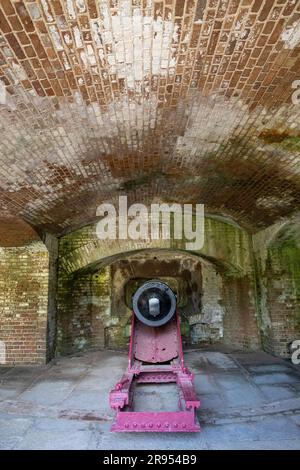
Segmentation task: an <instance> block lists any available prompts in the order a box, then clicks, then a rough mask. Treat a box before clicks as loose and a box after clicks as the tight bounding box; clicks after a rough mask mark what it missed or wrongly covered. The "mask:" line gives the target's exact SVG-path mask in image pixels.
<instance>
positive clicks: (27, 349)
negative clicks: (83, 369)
mask: <svg viewBox="0 0 300 470" xmlns="http://www.w3.org/2000/svg"><path fill="white" fill-rule="evenodd" d="M48 264H49V256H48V251H47V249H46V247H45V246H44V245H43V243H42V242H34V243H32V244H30V245H28V246H26V247H20V248H0V341H2V342H4V344H5V349H6V365H12V364H27V363H31V364H41V363H45V361H46V330H47V309H48ZM2 344H3V343H2Z"/></svg>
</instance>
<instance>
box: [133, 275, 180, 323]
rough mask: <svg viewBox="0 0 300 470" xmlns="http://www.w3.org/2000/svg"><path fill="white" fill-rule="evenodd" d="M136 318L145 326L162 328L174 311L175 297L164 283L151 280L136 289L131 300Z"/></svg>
mask: <svg viewBox="0 0 300 470" xmlns="http://www.w3.org/2000/svg"><path fill="white" fill-rule="evenodd" d="M132 306H133V311H134V313H135V315H136V317H137V318H138V319H139V320H140V321H141V322H142V323H144V324H145V325H148V326H155V327H157V326H162V325H165V324H166V323H167V322H168V321H170V320H171V318H172V317H173V315H174V313H175V311H176V296H175V294H174V292H173V291H172V289H171V288H170V287H169V286H168V285H167V284H165V283H164V282H161V281H157V280H151V281H147V282H145V283H144V284H143V285H142V286H140V287H139V288H138V290H137V291H136V292H135V294H134V296H133V299H132Z"/></svg>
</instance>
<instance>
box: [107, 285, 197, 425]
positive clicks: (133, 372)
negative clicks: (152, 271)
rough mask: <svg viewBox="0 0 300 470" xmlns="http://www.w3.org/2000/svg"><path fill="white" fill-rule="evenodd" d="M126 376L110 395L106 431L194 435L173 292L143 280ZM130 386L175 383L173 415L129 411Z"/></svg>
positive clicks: (193, 401)
mask: <svg viewBox="0 0 300 470" xmlns="http://www.w3.org/2000/svg"><path fill="white" fill-rule="evenodd" d="M128 359H129V364H128V369H127V371H126V373H125V374H124V375H123V377H122V378H121V380H120V381H119V382H118V383H117V384H116V386H115V388H114V390H112V391H111V392H110V398H109V401H110V406H111V407H112V408H113V409H114V410H116V412H117V413H116V418H115V422H114V424H113V426H112V428H111V431H115V432H196V431H200V426H199V424H198V422H197V419H196V409H197V408H199V406H200V401H199V400H198V399H197V397H196V394H195V390H194V385H193V374H192V373H191V372H190V371H189V370H188V368H187V367H186V366H185V365H184V358H183V351H182V340H181V333H180V318H179V314H178V311H177V309H176V297H175V294H174V293H173V291H172V290H171V289H170V288H169V287H168V286H167V285H166V284H165V283H162V282H161V281H148V282H146V283H145V284H143V285H142V286H141V287H140V288H139V289H138V290H137V291H136V293H135V295H134V297H133V314H132V324H131V338H130V347H129V358H128ZM134 382H136V383H155V384H160V383H168V382H175V383H176V384H177V387H178V391H179V403H178V411H159V412H153V411H134Z"/></svg>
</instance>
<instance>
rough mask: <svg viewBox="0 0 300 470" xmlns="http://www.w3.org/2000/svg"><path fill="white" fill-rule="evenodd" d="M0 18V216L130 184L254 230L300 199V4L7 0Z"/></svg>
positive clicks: (57, 206) (39, 211)
mask: <svg viewBox="0 0 300 470" xmlns="http://www.w3.org/2000/svg"><path fill="white" fill-rule="evenodd" d="M0 25H1V28H0V29H1V34H0V130H1V139H0V192H1V194H0V222H1V223H2V225H3V224H5V221H6V220H8V221H13V222H14V221H18V224H20V223H23V222H22V221H26V222H28V223H29V224H30V225H32V226H33V227H37V228H39V229H45V230H48V231H51V232H52V233H55V234H61V233H64V232H65V231H68V230H71V229H72V228H74V227H78V226H81V225H84V224H87V223H88V222H89V221H91V220H93V219H94V218H95V211H96V207H97V205H98V204H99V203H100V202H102V201H109V200H115V199H116V198H117V197H118V196H119V195H123V194H128V195H129V197H130V200H131V201H137V202H145V203H149V202H152V201H154V200H155V201H160V200H163V201H167V202H172V201H178V202H199V203H204V204H205V206H206V211H207V212H210V213H215V214H219V215H223V216H230V217H232V218H233V219H235V220H236V221H238V222H239V223H240V224H241V225H243V226H245V227H248V228H249V229H250V230H257V229H259V228H261V227H265V226H267V225H269V224H271V223H272V222H274V221H276V220H278V218H280V217H282V216H285V215H287V214H290V213H292V212H293V211H295V210H297V209H298V210H299V208H300V193H299V189H300V117H299V116H300V92H299V94H298V96H299V104H298V103H297V101H298V100H295V99H294V100H292V94H293V93H294V97H295V95H297V88H293V86H294V87H295V86H296V87H297V82H295V81H296V80H300V1H298V0H186V1H183V0H163V1H161V0H160V1H156V0H40V1H38V0H35V1H31V0H25V1H14V0H0ZM299 85H300V82H299ZM299 89H300V88H299ZM296 98H297V96H296ZM293 101H294V103H293ZM20 221H21V222H20ZM18 227H20V225H18Z"/></svg>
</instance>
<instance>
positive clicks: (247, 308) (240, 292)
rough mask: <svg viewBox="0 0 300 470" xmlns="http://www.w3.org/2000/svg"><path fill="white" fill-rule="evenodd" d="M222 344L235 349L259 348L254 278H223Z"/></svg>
mask: <svg viewBox="0 0 300 470" xmlns="http://www.w3.org/2000/svg"><path fill="white" fill-rule="evenodd" d="M223 295H224V308H225V315H224V344H226V345H228V346H230V347H233V348H236V349H246V350H249V349H250V350H255V349H259V348H260V333H259V329H258V324H257V317H256V306H255V290H254V278H253V280H252V277H250V276H244V277H242V278H230V277H229V278H224V279H223Z"/></svg>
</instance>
